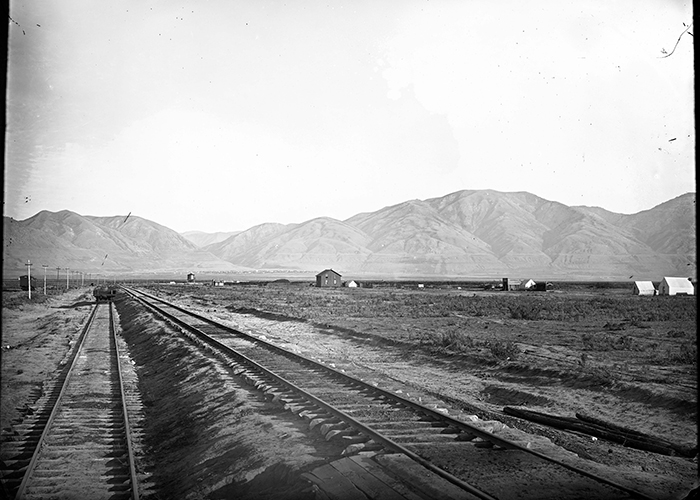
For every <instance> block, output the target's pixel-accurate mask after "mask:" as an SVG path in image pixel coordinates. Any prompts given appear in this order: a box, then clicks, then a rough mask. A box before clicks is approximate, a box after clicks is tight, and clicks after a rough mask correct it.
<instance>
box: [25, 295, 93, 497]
mask: <svg viewBox="0 0 700 500" xmlns="http://www.w3.org/2000/svg"><path fill="white" fill-rule="evenodd" d="M98 307H99V304H95V307H94V308H93V310H92V312H91V313H90V316H89V317H88V320H87V321H86V322H85V327H83V331H82V333H81V334H80V338H79V341H78V344H77V345H76V346H75V349H74V351H73V354H72V360H71V364H70V366H69V367H68V371H67V372H66V378H65V379H64V380H63V384H62V386H61V391H60V392H59V393H58V397H57V398H56V401H55V402H54V405H53V408H52V409H51V413H50V414H49V418H48V419H47V420H46V424H45V425H44V429H43V430H42V431H41V436H40V437H39V440H38V441H37V444H36V449H35V450H34V453H33V454H32V459H31V460H30V461H29V465H27V470H26V471H25V472H24V477H23V478H22V482H21V483H20V485H19V488H17V492H16V493H15V500H21V499H22V497H23V496H24V494H25V489H26V487H27V483H28V482H29V477H30V476H31V475H32V472H33V471H34V467H36V463H37V460H38V459H39V453H40V452H41V448H42V447H43V445H44V440H45V439H46V436H47V435H48V433H49V430H50V428H51V424H52V423H53V421H54V419H55V418H56V415H57V414H58V409H59V406H60V402H61V399H62V398H63V395H64V394H65V392H66V388H67V387H68V381H69V380H70V376H71V373H72V372H73V368H74V367H75V365H76V363H77V361H78V354H79V353H80V351H81V350H82V348H83V344H84V343H85V338H86V337H87V332H88V331H89V330H90V327H91V326H92V323H93V321H94V320H95V315H96V313H97V308H98Z"/></svg>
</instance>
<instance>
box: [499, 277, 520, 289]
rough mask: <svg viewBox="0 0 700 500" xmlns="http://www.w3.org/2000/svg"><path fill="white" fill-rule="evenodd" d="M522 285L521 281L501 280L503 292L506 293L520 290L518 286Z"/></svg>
mask: <svg viewBox="0 0 700 500" xmlns="http://www.w3.org/2000/svg"><path fill="white" fill-rule="evenodd" d="M521 283H522V280H517V279H513V278H503V291H504V292H507V291H508V290H517V289H518V288H520V284H521Z"/></svg>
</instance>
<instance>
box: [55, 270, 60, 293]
mask: <svg viewBox="0 0 700 500" xmlns="http://www.w3.org/2000/svg"><path fill="white" fill-rule="evenodd" d="M60 282H61V268H60V267H57V268H56V293H58V285H59V284H60Z"/></svg>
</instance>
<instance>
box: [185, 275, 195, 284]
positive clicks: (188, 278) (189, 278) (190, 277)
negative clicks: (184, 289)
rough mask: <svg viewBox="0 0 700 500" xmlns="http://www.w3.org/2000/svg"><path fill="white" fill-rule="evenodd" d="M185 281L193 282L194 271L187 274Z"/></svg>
mask: <svg viewBox="0 0 700 500" xmlns="http://www.w3.org/2000/svg"><path fill="white" fill-rule="evenodd" d="M187 283H194V273H188V274H187Z"/></svg>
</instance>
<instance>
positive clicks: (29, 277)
mask: <svg viewBox="0 0 700 500" xmlns="http://www.w3.org/2000/svg"><path fill="white" fill-rule="evenodd" d="M25 266H27V289H28V290H29V300H32V262H31V261H30V260H29V259H27V263H26V264H25Z"/></svg>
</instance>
